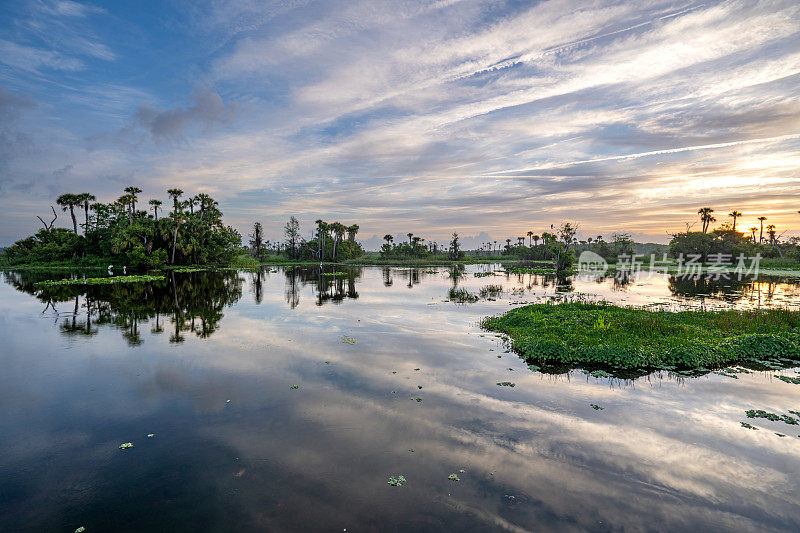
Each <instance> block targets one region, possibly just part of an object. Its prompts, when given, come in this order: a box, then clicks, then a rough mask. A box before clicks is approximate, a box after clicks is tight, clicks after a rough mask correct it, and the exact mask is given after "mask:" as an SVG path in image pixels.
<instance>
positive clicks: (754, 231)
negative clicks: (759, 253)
mask: <svg viewBox="0 0 800 533" xmlns="http://www.w3.org/2000/svg"><path fill="white" fill-rule="evenodd" d="M757 231H758V228H756V227H752V228H750V233H752V234H753V243H754V244H755V242H756V232H757Z"/></svg>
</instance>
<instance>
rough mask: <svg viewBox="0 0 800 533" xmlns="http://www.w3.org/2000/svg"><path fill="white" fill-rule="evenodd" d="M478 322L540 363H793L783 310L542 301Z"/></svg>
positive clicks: (797, 329) (797, 347) (792, 325)
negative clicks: (676, 308) (675, 308)
mask: <svg viewBox="0 0 800 533" xmlns="http://www.w3.org/2000/svg"><path fill="white" fill-rule="evenodd" d="M481 325H482V326H483V327H484V328H485V329H487V330H490V331H496V332H500V333H504V334H506V335H508V336H509V337H510V338H511V342H512V348H513V349H514V350H515V351H516V352H517V353H519V354H520V355H522V356H523V357H524V358H525V359H526V360H527V361H528V362H535V363H540V364H541V363H547V364H562V365H575V366H577V365H583V366H587V365H588V366H590V367H591V366H596V367H612V368H614V369H616V370H626V369H659V368H664V369H684V370H683V371H688V370H690V369H693V370H696V371H699V372H707V371H709V370H710V369H713V368H720V367H724V366H726V365H730V364H731V363H737V364H745V363H747V364H748V365H759V364H763V363H769V364H771V365H776V366H780V367H781V368H783V367H786V366H790V365H792V364H796V363H795V362H796V361H798V360H800V313H797V312H795V311H790V310H786V309H770V310H757V311H682V312H670V311H663V310H650V309H641V308H631V307H621V306H616V305H612V304H609V303H607V302H595V303H589V302H568V303H560V304H551V303H545V304H531V305H526V306H523V307H519V308H516V309H512V310H511V311H509V312H507V313H505V314H504V315H502V316H497V317H488V318H485V319H484V320H483V321H482V324H481ZM678 372H681V371H680V370H679V371H678Z"/></svg>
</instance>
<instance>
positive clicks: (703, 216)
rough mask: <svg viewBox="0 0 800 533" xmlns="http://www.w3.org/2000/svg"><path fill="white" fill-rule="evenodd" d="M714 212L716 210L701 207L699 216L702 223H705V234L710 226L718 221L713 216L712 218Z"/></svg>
mask: <svg viewBox="0 0 800 533" xmlns="http://www.w3.org/2000/svg"><path fill="white" fill-rule="evenodd" d="M713 212H714V210H713V209H711V208H710V207H701V208H700V210H699V211H697V214H698V215H700V221H701V222H702V223H703V233H705V232H706V231H708V226H710V225H711V223H712V222H714V221H715V220H716V219H715V218H714V217H713V216H711V213H713Z"/></svg>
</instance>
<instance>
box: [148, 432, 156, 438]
mask: <svg viewBox="0 0 800 533" xmlns="http://www.w3.org/2000/svg"><path fill="white" fill-rule="evenodd" d="M155 436H156V434H155V433H148V434H147V438H148V439H152V438H153V437H155Z"/></svg>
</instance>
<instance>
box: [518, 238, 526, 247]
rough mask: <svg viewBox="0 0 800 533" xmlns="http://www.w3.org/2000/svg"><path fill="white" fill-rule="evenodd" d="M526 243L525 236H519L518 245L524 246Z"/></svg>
mask: <svg viewBox="0 0 800 533" xmlns="http://www.w3.org/2000/svg"><path fill="white" fill-rule="evenodd" d="M524 243H525V237H517V246H522V245H523V244H524Z"/></svg>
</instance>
